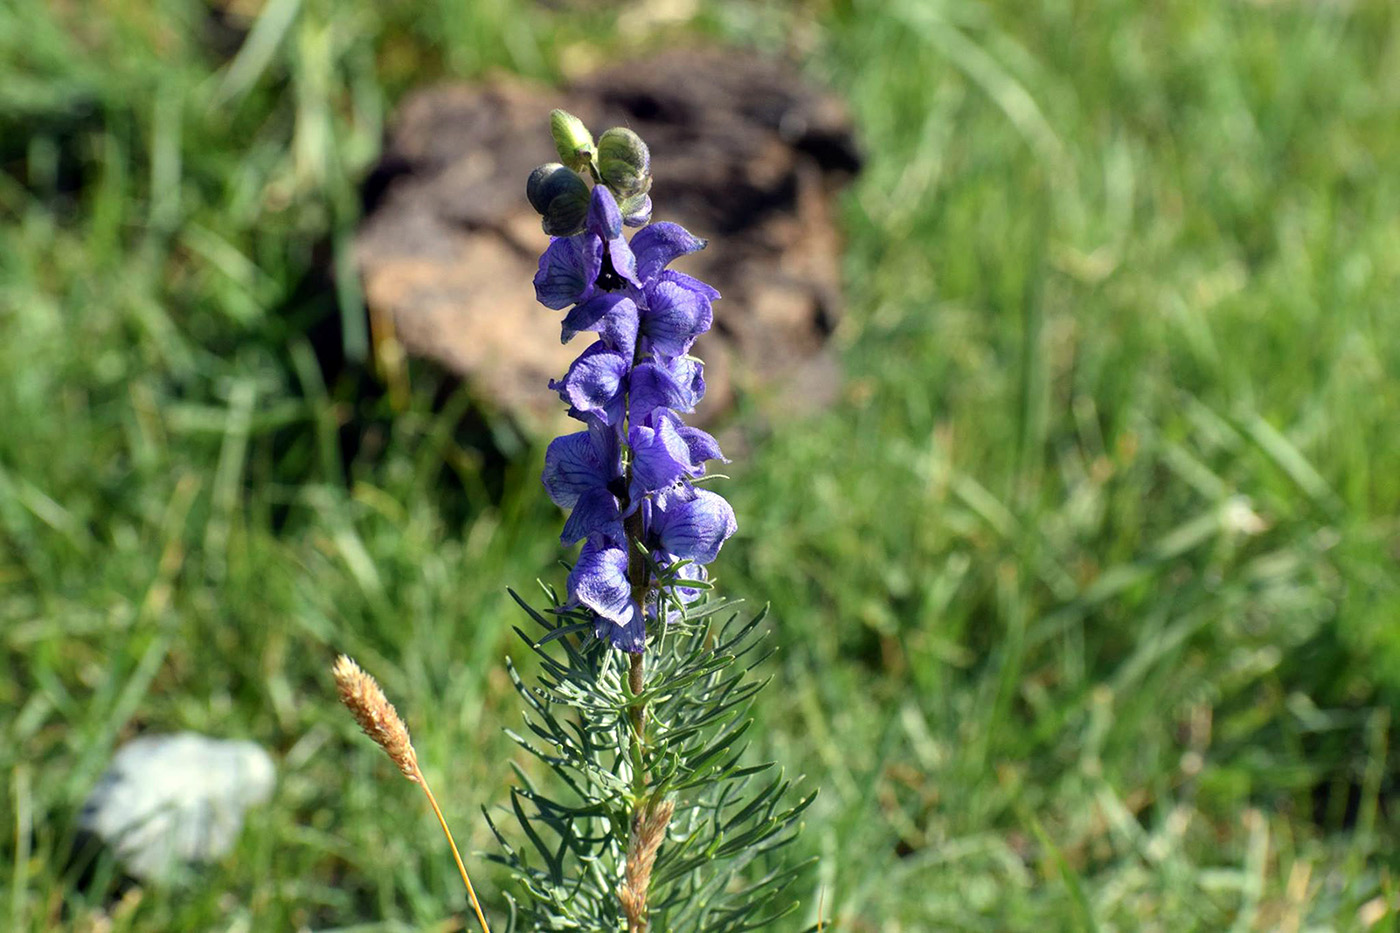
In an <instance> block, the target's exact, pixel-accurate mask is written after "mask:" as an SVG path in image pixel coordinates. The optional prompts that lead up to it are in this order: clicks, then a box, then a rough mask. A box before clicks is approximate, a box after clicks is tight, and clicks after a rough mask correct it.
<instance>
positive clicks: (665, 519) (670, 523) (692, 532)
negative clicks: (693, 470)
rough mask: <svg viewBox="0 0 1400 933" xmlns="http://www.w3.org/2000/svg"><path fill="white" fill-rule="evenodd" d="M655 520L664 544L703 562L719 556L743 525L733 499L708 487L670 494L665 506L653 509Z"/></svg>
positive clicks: (665, 547)
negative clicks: (738, 520) (730, 538)
mask: <svg viewBox="0 0 1400 933" xmlns="http://www.w3.org/2000/svg"><path fill="white" fill-rule="evenodd" d="M652 521H653V523H654V527H653V529H652V531H653V534H654V535H655V537H656V538H657V540H658V541H659V542H660V543H661V547H662V548H664V549H665V550H667V551H670V552H671V553H672V554H674V555H676V556H677V557H688V558H690V559H691V560H693V561H695V562H696V563H699V564H708V563H710V562H711V561H713V560H714V559H715V558H716V557H717V556H719V549H720V547H721V546H722V545H723V544H724V542H725V540H726V539H728V538H729V536H730V535H732V534H734V532H735V531H737V530H738V528H739V525H738V522H736V521H735V520H734V510H733V509H732V508H731V507H730V505H729V503H728V502H725V501H724V497H723V496H720V495H718V494H717V493H713V492H710V491H709V490H708V489H695V490H691V491H690V494H689V496H683V495H677V496H670V497H667V500H666V503H665V507H664V508H656V509H653V510H652Z"/></svg>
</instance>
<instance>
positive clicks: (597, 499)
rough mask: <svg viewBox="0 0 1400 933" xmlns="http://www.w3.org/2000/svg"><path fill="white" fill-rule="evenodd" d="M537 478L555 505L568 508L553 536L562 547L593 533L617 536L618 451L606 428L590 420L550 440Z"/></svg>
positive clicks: (619, 532)
mask: <svg viewBox="0 0 1400 933" xmlns="http://www.w3.org/2000/svg"><path fill="white" fill-rule="evenodd" d="M541 478H542V479H543V480H544V488H545V491H546V492H548V493H549V498H550V499H551V500H553V502H554V504H555V505H557V506H559V507H560V508H565V509H573V511H572V512H571V513H570V514H569V520H568V521H567V522H565V523H564V531H563V533H562V534H561V535H560V536H559V540H560V541H561V542H563V544H564V546H565V547H567V546H568V545H570V544H573V543H574V542H575V541H578V540H579V539H581V538H586V537H588V536H589V535H590V534H593V533H595V532H599V533H602V534H605V535H608V536H610V537H612V538H613V539H614V540H622V538H623V532H622V510H621V509H620V508H619V504H618V495H619V494H620V493H621V492H622V491H623V483H622V452H621V450H620V449H619V448H618V441H617V434H616V433H615V432H614V431H613V430H612V429H611V428H608V427H606V426H603V425H599V424H591V425H589V429H588V430H587V431H580V432H578V433H577V434H565V435H564V436H563V437H557V438H555V439H554V440H553V441H551V442H550V444H549V449H548V450H546V451H545V455H544V475H543V476H542V477H541Z"/></svg>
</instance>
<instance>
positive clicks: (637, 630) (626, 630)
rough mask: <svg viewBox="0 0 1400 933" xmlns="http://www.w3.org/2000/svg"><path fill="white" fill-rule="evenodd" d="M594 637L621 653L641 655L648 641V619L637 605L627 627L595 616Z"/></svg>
mask: <svg viewBox="0 0 1400 933" xmlns="http://www.w3.org/2000/svg"><path fill="white" fill-rule="evenodd" d="M593 635H594V636H595V637H596V638H597V639H598V640H599V641H605V642H607V643H609V644H611V645H612V646H613V647H614V648H617V649H618V650H620V651H626V652H628V653H629V654H641V653H642V651H643V649H644V648H645V647H646V641H647V625H646V619H645V618H643V616H642V613H641V612H640V611H638V610H637V608H636V605H635V604H634V605H633V607H632V618H631V619H630V620H629V621H628V622H627V623H626V624H625V625H618V624H617V623H616V622H613V621H611V620H609V619H605V618H603V617H602V616H594V618H593Z"/></svg>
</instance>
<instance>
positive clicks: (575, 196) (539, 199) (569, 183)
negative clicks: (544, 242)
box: [525, 162, 589, 236]
mask: <svg viewBox="0 0 1400 933" xmlns="http://www.w3.org/2000/svg"><path fill="white" fill-rule="evenodd" d="M525 196H526V197H527V198H529V199H530V205H531V206H532V207H534V209H535V210H537V211H539V212H540V214H542V215H543V216H544V232H545V233H548V234H549V235H550V236H570V235H572V234H575V233H577V232H578V231H579V229H580V228H581V227H582V226H583V222H584V219H585V218H586V217H587V216H588V200H589V190H588V183H587V182H586V181H584V180H583V179H582V178H580V177H579V176H578V175H577V174H576V173H574V172H572V171H570V170H569V169H567V168H565V167H564V166H562V165H560V164H559V163H558V162H547V163H545V164H544V165H541V166H540V167H539V168H537V169H535V170H534V171H533V172H531V173H530V180H529V181H527V182H526V183H525Z"/></svg>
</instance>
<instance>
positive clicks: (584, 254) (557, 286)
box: [535, 233, 603, 311]
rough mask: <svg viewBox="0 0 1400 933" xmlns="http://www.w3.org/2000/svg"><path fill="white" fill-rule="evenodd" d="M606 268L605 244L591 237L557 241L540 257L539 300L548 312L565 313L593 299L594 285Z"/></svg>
mask: <svg viewBox="0 0 1400 933" xmlns="http://www.w3.org/2000/svg"><path fill="white" fill-rule="evenodd" d="M602 268H603V244H602V241H600V240H599V239H598V238H597V237H595V236H593V235H592V234H589V233H580V234H576V235H575V236H567V237H555V238H554V239H553V240H551V241H550V244H549V248H548V249H546V250H545V251H544V255H542V256H541V257H540V270H539V271H538V272H536V273H535V298H536V299H538V300H539V303H540V304H542V305H544V306H545V307H546V308H553V309H554V310H555V311H562V310H564V309H565V308H567V307H568V306H569V305H571V304H573V303H574V302H576V301H584V300H586V299H588V298H590V297H591V296H592V295H593V283H594V282H596V281H597V280H598V274H599V272H600V271H601V270H602Z"/></svg>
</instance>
